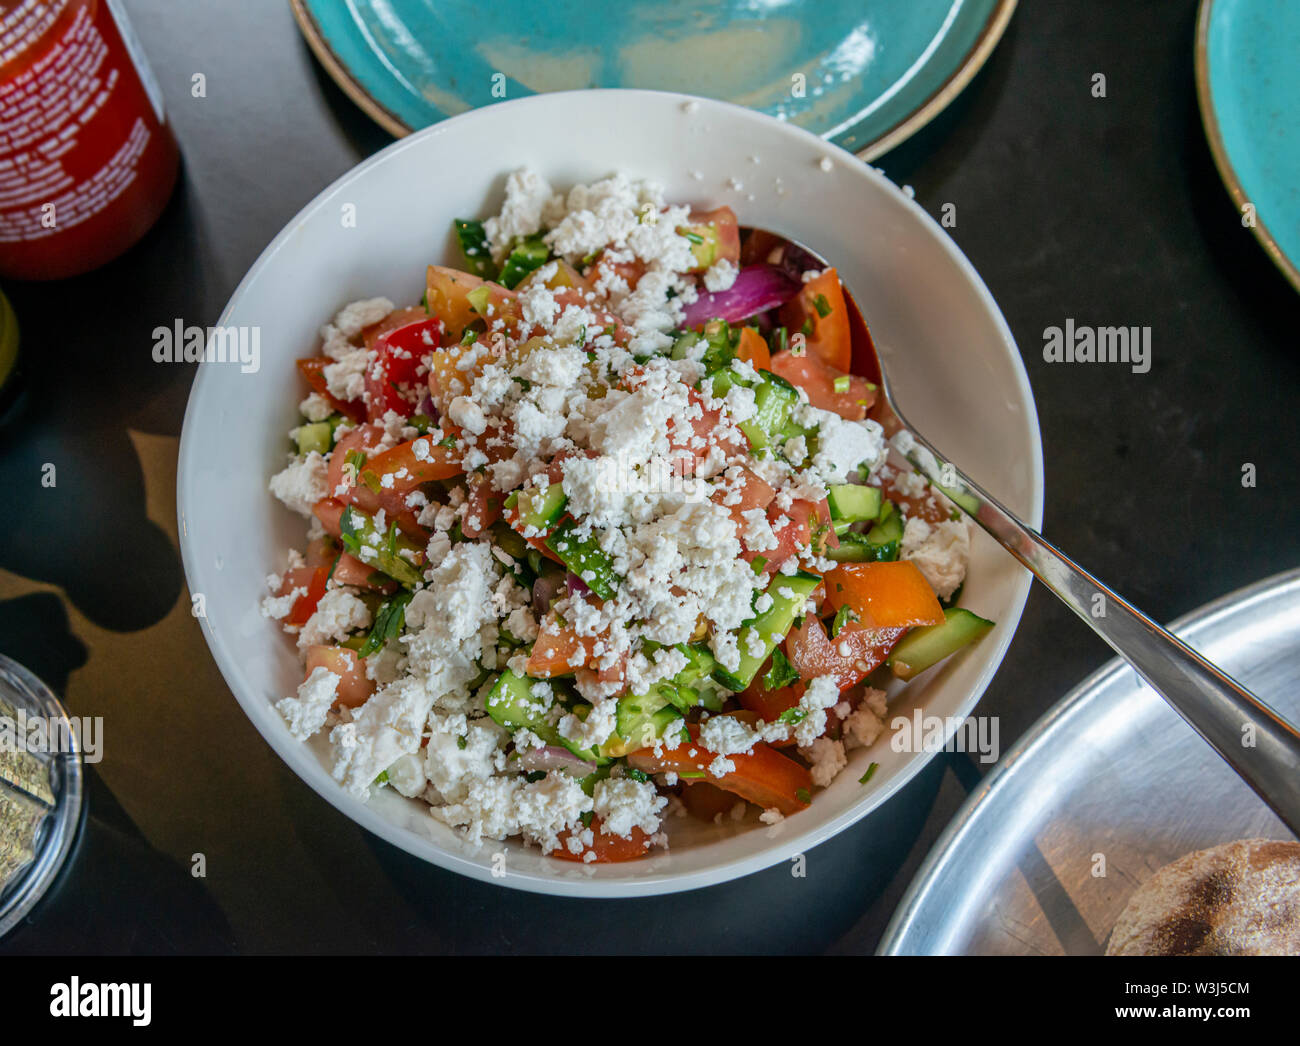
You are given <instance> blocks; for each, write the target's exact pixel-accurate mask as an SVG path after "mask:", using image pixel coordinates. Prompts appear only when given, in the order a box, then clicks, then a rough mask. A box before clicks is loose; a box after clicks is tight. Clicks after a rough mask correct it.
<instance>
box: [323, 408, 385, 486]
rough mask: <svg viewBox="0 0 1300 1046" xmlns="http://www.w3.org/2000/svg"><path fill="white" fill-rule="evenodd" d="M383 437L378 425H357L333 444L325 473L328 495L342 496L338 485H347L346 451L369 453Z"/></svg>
mask: <svg viewBox="0 0 1300 1046" xmlns="http://www.w3.org/2000/svg"><path fill="white" fill-rule="evenodd" d="M383 438H384V430H383V429H382V428H380V427H379V426H378V425H358V426H357V427H356V428H354V429H353V430H352V431H351V432H349V433H348V434H347V435H345V436H344V437H343V438H342V439H340V440H339V441H338V442H337V443H336V444H334V450H333V451H332V452H331V453H330V462H329V470H328V471H327V472H326V474H325V489H326V490H327V491H328V493H329V496H330V497H332V498H333V497H343V494H342V493H341V492H340V491H339V488H340V487H343V486H348V485H349V484H348V480H347V463H348V453H349V452H351V451H354V450H355V451H359V452H360V453H362V454H366V455H369V454H370V451H371V450H372V449H374V448H375V447H377V446H378V445H379V442H380V441H381V440H382V439H383Z"/></svg>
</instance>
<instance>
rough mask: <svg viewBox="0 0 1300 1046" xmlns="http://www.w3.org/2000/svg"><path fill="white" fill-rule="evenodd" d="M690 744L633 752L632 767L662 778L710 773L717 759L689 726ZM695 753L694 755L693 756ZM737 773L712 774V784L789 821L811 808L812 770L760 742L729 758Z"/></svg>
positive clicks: (685, 742)
mask: <svg viewBox="0 0 1300 1046" xmlns="http://www.w3.org/2000/svg"><path fill="white" fill-rule="evenodd" d="M686 729H687V730H688V731H690V736H691V739H690V741H682V742H681V743H680V744H678V746H677V747H676V748H673V749H668V748H661V749H660V752H661V754H659V755H656V754H655V749H653V748H642V749H639V750H638V751H635V752H630V753H629V754H628V757H627V761H628V765H629V766H632V767H635V768H636V769H637V770H640V771H641V772H642V773H647V774H658V773H665V772H667V771H669V770H671V771H673V772H675V773H676V774H678V776H680V775H681V774H683V773H686V774H698V773H705V774H707V773H708V767H709V764H710V763H712V762H713V760H714V759H716V758H717V755H716V754H715V753H713V752H710V751H708V750H707V749H705V748H703V747H701V746H700V743H699V741H700V728H699V727H698V726H696V725H695V724H694V723H691V724H688V725H687V727H686ZM692 753H694V754H692ZM727 758H728V759H730V760H731V762H732V763H733V764H734V765H735V769H734V770H732V771H730V772H728V773H726V774H724V775H723V776H722V777H720V778H718V777H713V776H712V774H709V776H708V777H707V778H702V780H707V781H708V783H709V784H713V785H716V786H717V787H719V788H722V789H725V790H726V791H728V792H732V793H734V794H735V795H738V796H740V797H741V798H742V799H747V800H748V801H749V802H751V803H757V804H758V805H759V806H761V807H763V808H764V809H767V808H769V807H776V809H778V810H780V811H781V813H783V814H785V815H786V816H787V817H788V816H790V815H791V814H797V813H798V812H799V811H800V810H804V809H806V808H807V806H808V803H809V802H810V801H811V795H812V775H811V774H810V773H809V772H808V770H807V769H806V768H805V767H803V766H801V765H800V764H799V763H796V762H795V761H794V760H793V759H789V758H787V757H786V756H784V755H782V754H781V753H780V752H778V751H777V750H776V749H775V748H773V747H772V746H771V745H769V744H765V743H763V742H762V741H759V742H758V743H757V744H755V745H754V749H753V751H751V752H748V753H743V752H742V753H737V754H736V755H729V756H727Z"/></svg>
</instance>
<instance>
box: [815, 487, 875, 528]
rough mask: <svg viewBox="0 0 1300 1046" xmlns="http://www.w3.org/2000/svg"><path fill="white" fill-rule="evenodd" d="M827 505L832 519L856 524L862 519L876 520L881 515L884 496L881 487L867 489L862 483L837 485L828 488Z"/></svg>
mask: <svg viewBox="0 0 1300 1046" xmlns="http://www.w3.org/2000/svg"><path fill="white" fill-rule="evenodd" d="M827 491H828V493H827V497H826V501H827V504H829V505H830V509H831V519H837V520H846V521H848V522H850V523H856V522H858V520H862V519H875V518H876V517H877V516H878V515H880V508H881V506H882V505H883V504H884V500H885V498H884V495H883V494H881V493H880V488H879V487H865V486H863V485H862V484H860V483H836V484H833V485H832V486H830V487H828V488H827Z"/></svg>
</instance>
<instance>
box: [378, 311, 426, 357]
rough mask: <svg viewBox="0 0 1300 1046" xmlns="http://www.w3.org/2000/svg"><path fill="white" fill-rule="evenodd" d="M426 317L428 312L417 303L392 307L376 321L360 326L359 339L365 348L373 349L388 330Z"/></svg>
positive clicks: (393, 329)
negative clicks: (403, 307) (396, 307)
mask: <svg viewBox="0 0 1300 1046" xmlns="http://www.w3.org/2000/svg"><path fill="white" fill-rule="evenodd" d="M427 319H429V314H428V313H427V312H425V311H424V308H423V307H422V306H419V305H414V306H410V307H409V308H405V309H394V310H393V311H392V312H390V313H389V314H388V315H387V316H385V317H384V318H383V319H382V320H380V321H379V322H378V323H372V324H371V325H370V326H369V327H362V328H361V340H362V341H363V342H364V343H365V346H366V348H367V349H375V348H377V347H378V342H379V339H380V338H381V337H383V336H384V335H385V334H387V333H388V332H389V331H395V330H397V329H398V328H399V327H405V326H407V325H408V324H412V323H417V322H419V321H421V320H427Z"/></svg>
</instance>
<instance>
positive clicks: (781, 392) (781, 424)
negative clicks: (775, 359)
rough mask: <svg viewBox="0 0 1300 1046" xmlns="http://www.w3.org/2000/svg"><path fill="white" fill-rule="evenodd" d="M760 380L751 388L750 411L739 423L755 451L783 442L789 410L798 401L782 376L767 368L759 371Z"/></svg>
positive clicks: (791, 387) (793, 390) (795, 394)
mask: <svg viewBox="0 0 1300 1046" xmlns="http://www.w3.org/2000/svg"><path fill="white" fill-rule="evenodd" d="M758 373H759V377H761V378H762V381H761V382H760V383H759V384H758V385H757V386H755V388H754V413H753V415H752V416H751V417H749V418H747V419H746V420H744V421H742V422H741V423H740V426H739V427H740V431H741V432H743V433H744V434H745V438H746V439H748V440H749V445H750V446H751V447H753V448H754V449H755V450H762V449H763V448H764V447H768V446H771V445H772V444H773V443H775V442H783V441H784V439H783V437H784V436H785V430H786V427H787V424H788V422H789V420H790V412H791V411H792V410H793V409H794V408H795V407H796V406H797V405H798V403H799V393H798V392H797V391H796V390H795V387H794V386H793V385H791V384H790V383H789V382H788V381H786V380H785V379H784V378H781V377H778V376H777V375H775V374H773V373H772V372H771V371H766V370H764V371H759V372H758Z"/></svg>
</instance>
